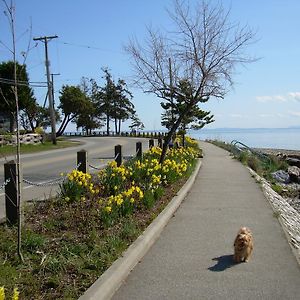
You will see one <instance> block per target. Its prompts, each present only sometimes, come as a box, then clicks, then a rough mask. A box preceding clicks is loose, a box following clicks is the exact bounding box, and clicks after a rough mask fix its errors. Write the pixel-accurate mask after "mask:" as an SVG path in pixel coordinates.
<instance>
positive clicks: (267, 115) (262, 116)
mask: <svg viewBox="0 0 300 300" xmlns="http://www.w3.org/2000/svg"><path fill="white" fill-rule="evenodd" d="M259 117H261V118H271V117H273V115H270V114H260V115H259Z"/></svg>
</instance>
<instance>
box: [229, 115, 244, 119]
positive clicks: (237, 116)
mask: <svg viewBox="0 0 300 300" xmlns="http://www.w3.org/2000/svg"><path fill="white" fill-rule="evenodd" d="M229 116H230V117H231V118H238V119H241V118H244V116H243V115H241V114H230V115H229Z"/></svg>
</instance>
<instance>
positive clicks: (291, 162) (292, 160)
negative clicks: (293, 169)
mask: <svg viewBox="0 0 300 300" xmlns="http://www.w3.org/2000/svg"><path fill="white" fill-rule="evenodd" d="M285 161H286V162H287V163H288V164H289V165H290V166H297V167H300V159H297V158H293V157H287V158H286V159H285Z"/></svg>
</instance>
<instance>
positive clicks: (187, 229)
mask: <svg viewBox="0 0 300 300" xmlns="http://www.w3.org/2000/svg"><path fill="white" fill-rule="evenodd" d="M201 147H202V148H203V150H204V158H203V164H202V167H201V169H200V172H199V175H198V177H197V179H196V181H195V184H194V186H193V188H192V189H191V191H190V193H189V194H188V196H187V198H186V199H185V201H184V202H183V203H182V205H181V207H180V208H179V209H178V211H177V212H176V214H175V216H174V218H172V219H171V221H170V222H169V224H168V225H167V226H166V228H165V229H164V231H163V232H162V234H161V236H160V238H159V239H158V241H157V242H156V243H155V244H154V246H153V247H152V248H151V249H150V251H149V252H148V253H147V254H146V256H145V257H144V258H143V259H142V261H141V262H140V263H139V264H138V265H137V266H136V267H135V269H134V270H133V271H132V272H131V274H130V275H129V277H128V278H127V279H126V281H125V283H124V284H123V285H122V286H121V288H120V289H119V290H118V291H117V292H116V294H115V295H114V297H113V299H114V300H121V299H126V300H133V299H139V300H143V299H151V300H153V299H172V300H173V299H243V300H244V299H272V300H275V299H293V300H295V299H300V268H299V265H298V263H297V261H296V259H295V257H294V255H293V254H292V251H291V249H290V246H289V245H288V243H287V241H286V238H285V234H284V232H283V230H282V228H281V226H280V225H279V223H278V221H277V219H276V218H275V217H274V215H273V211H272V209H271V207H270V205H269V203H268V202H267V200H266V199H265V198H264V196H263V193H262V191H261V189H260V186H259V184H258V183H256V182H255V180H254V179H253V178H251V175H250V174H249V172H248V170H247V169H246V168H245V167H244V166H242V165H241V164H240V163H239V162H237V161H236V160H233V159H232V158H231V157H230V156H229V155H228V153H227V152H226V151H224V150H222V149H219V148H217V147H215V146H213V145H210V144H207V143H201ZM242 225H246V226H249V227H250V228H251V229H252V231H253V235H254V242H255V247H254V253H253V256H252V259H251V260H250V262H249V263H241V264H233V263H232V253H233V247H232V244H233V240H234V237H235V235H236V233H237V230H238V229H239V227H240V226H242Z"/></svg>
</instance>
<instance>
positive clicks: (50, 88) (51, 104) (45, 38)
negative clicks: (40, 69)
mask: <svg viewBox="0 0 300 300" xmlns="http://www.w3.org/2000/svg"><path fill="white" fill-rule="evenodd" d="M56 38H58V36H57V35H53V36H43V37H38V38H34V39H33V40H34V41H42V42H43V43H44V44H45V57H46V61H45V65H46V74H47V84H48V99H49V110H50V120H51V138H52V143H53V144H54V145H56V126H55V112H54V100H53V86H52V82H51V78H50V62H49V59H48V41H50V40H52V39H56Z"/></svg>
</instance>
